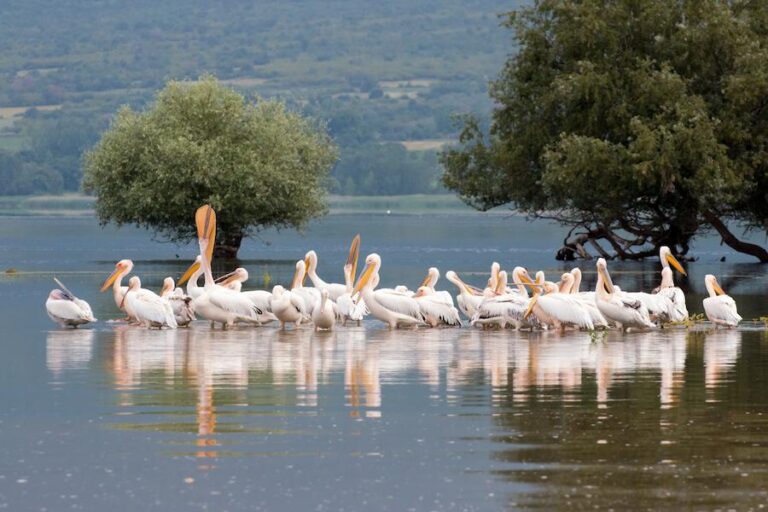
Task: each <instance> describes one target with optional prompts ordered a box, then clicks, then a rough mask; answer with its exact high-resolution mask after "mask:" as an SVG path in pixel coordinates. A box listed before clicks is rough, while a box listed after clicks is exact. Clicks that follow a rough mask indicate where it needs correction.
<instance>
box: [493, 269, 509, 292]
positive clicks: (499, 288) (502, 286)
mask: <svg viewBox="0 0 768 512" xmlns="http://www.w3.org/2000/svg"><path fill="white" fill-rule="evenodd" d="M495 292H496V295H504V294H505V293H507V271H506V270H500V271H499V277H498V279H497V282H496V290H495Z"/></svg>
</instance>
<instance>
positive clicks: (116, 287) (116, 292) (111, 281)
mask: <svg viewBox="0 0 768 512" xmlns="http://www.w3.org/2000/svg"><path fill="white" fill-rule="evenodd" d="M131 270H133V262H132V261H131V260H120V261H118V262H117V263H116V264H115V270H113V271H112V273H111V274H110V275H109V277H108V278H107V280H106V281H104V284H103V285H101V291H102V292H105V291H107V288H109V287H110V286H112V297H113V298H114V299H115V304H116V305H117V307H118V308H120V309H121V310H122V311H124V312H125V309H124V308H123V306H122V305H121V304H123V297H125V293H126V292H127V291H128V287H127V286H123V285H122V281H123V277H125V276H127V275H128V274H130V273H131ZM126 314H127V312H126ZM128 316H129V317H130V315H128Z"/></svg>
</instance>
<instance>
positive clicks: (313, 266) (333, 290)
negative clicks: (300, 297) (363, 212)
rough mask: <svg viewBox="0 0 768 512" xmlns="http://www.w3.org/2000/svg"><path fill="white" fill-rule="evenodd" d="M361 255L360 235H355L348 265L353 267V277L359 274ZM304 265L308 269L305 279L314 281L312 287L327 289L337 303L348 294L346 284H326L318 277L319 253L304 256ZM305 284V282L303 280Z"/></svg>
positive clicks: (350, 247) (313, 252)
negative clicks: (358, 265)
mask: <svg viewBox="0 0 768 512" xmlns="http://www.w3.org/2000/svg"><path fill="white" fill-rule="evenodd" d="M359 254H360V235H359V234H358V235H355V237H354V238H353V239H352V243H351V244H350V246H349V255H348V256H347V263H346V264H347V265H352V276H353V279H354V275H355V274H356V273H357V260H358V258H359ZM304 264H305V265H306V268H307V274H306V276H305V277H309V279H310V281H312V286H314V287H315V288H317V289H318V290H320V289H322V288H325V289H326V290H328V297H329V298H330V299H331V300H333V301H335V300H336V299H338V298H339V297H340V296H341V295H343V294H344V293H348V292H349V290H347V285H346V284H339V283H326V282H325V281H323V280H322V279H320V276H318V275H317V253H316V252H315V251H309V252H307V254H306V255H305V256H304ZM302 283H303V280H302Z"/></svg>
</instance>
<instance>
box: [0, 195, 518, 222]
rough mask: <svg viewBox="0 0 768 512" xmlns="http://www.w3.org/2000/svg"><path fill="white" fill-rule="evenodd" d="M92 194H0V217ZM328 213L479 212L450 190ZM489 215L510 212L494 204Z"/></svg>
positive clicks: (76, 213) (65, 210)
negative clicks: (450, 192)
mask: <svg viewBox="0 0 768 512" xmlns="http://www.w3.org/2000/svg"><path fill="white" fill-rule="evenodd" d="M93 201H94V198H93V197H90V196H86V195H83V194H62V195H40V196H0V217H5V218H10V217H92V216H94V211H93V209H92V205H93ZM328 209H329V212H328V213H329V215H349V214H381V215H421V214H445V215H450V214H472V213H479V212H477V210H474V209H473V208H471V207H469V206H467V205H466V204H464V203H463V202H461V200H460V199H459V198H458V197H456V196H454V195H452V194H434V195H431V194H412V195H398V196H337V195H329V196H328ZM487 214H489V215H514V214H515V213H514V212H513V211H511V210H508V209H505V208H503V207H501V208H496V209H495V210H493V211H491V212H487Z"/></svg>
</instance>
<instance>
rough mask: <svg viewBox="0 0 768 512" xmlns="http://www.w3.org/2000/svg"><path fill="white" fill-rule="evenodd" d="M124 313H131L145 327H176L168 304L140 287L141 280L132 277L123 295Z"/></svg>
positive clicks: (174, 318)
mask: <svg viewBox="0 0 768 512" xmlns="http://www.w3.org/2000/svg"><path fill="white" fill-rule="evenodd" d="M123 302H124V303H125V306H126V311H129V312H131V315H132V316H134V317H135V318H136V319H137V320H138V321H139V323H140V324H142V325H144V326H146V327H157V328H158V329H161V328H163V327H169V328H171V329H175V328H176V327H178V324H177V323H176V317H175V316H174V314H173V309H171V305H170V303H169V302H168V301H167V300H165V299H162V298H161V297H160V296H159V295H158V294H156V293H155V292H153V291H152V290H147V289H146V288H142V287H141V279H139V278H138V276H133V277H131V278H130V279H129V280H128V291H127V292H125V295H123Z"/></svg>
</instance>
